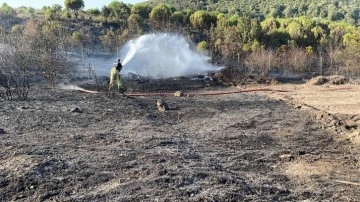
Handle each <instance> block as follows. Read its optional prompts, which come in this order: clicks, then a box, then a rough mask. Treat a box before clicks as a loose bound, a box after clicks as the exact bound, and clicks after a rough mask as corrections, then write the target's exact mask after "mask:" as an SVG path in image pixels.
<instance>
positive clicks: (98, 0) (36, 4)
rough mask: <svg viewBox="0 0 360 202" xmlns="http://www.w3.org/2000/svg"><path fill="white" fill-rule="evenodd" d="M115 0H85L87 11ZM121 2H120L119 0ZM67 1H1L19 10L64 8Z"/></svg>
mask: <svg viewBox="0 0 360 202" xmlns="http://www.w3.org/2000/svg"><path fill="white" fill-rule="evenodd" d="M112 1H113V0H84V4H85V10H86V9H90V8H99V9H101V8H102V7H103V6H104V5H106V6H107V5H109V3H111V2H112ZM119 1H120V0H119ZM144 1H146V0H122V2H124V3H126V4H129V3H130V4H136V3H140V2H144ZM64 2H65V0H41V1H40V0H0V5H1V4H3V3H6V4H8V5H9V6H10V7H13V8H17V7H20V6H25V7H33V8H42V7H43V6H52V5H54V4H60V5H61V6H63V7H64Z"/></svg>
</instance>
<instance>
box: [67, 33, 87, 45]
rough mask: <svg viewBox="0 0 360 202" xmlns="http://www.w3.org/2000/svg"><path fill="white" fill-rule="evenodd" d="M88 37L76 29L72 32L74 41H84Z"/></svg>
mask: <svg viewBox="0 0 360 202" xmlns="http://www.w3.org/2000/svg"><path fill="white" fill-rule="evenodd" d="M85 39H86V37H85V34H84V33H83V32H81V31H74V32H73V33H72V34H71V40H72V41H73V42H77V43H82V42H83V41H84V40H85Z"/></svg>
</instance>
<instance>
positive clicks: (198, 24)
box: [190, 10, 217, 30]
mask: <svg viewBox="0 0 360 202" xmlns="http://www.w3.org/2000/svg"><path fill="white" fill-rule="evenodd" d="M216 21H217V18H216V16H214V15H211V14H210V13H209V12H206V11H204V10H198V11H196V12H195V13H194V14H192V15H191V16H190V23H191V25H192V27H193V28H195V29H199V30H202V29H210V27H211V26H212V25H216Z"/></svg>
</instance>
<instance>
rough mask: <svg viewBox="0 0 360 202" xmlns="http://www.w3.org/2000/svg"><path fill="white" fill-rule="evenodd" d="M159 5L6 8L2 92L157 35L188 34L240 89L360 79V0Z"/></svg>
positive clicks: (1, 12)
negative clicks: (254, 83)
mask: <svg viewBox="0 0 360 202" xmlns="http://www.w3.org/2000/svg"><path fill="white" fill-rule="evenodd" d="M158 2H159V1H155V0H151V1H147V2H144V3H140V4H136V5H130V4H124V3H123V2H121V1H113V2H111V3H110V4H109V5H104V6H103V7H102V8H101V9H97V8H94V9H87V10H84V9H83V8H84V1H82V0H65V1H64V5H53V6H51V7H43V8H41V9H34V8H31V7H20V8H12V7H10V6H8V5H7V4H2V5H1V6H0V43H1V44H3V45H2V46H1V51H0V81H1V83H0V86H3V87H4V88H5V89H7V90H8V91H9V90H10V89H11V88H12V87H11V85H9V83H15V84H14V85H16V86H22V87H23V88H22V90H21V91H18V92H21V93H20V94H22V95H21V96H25V97H26V93H27V89H28V88H29V85H28V83H29V82H28V73H27V72H29V70H32V71H37V72H38V74H40V75H42V76H43V78H44V79H45V80H46V81H47V82H48V83H50V84H55V83H56V82H57V80H58V79H59V78H62V76H61V75H62V74H64V72H67V71H69V66H71V65H70V64H69V63H68V62H67V61H69V59H68V57H69V55H68V54H67V53H68V52H71V51H74V50H75V51H81V52H82V55H83V57H84V61H86V57H88V56H89V55H90V54H92V53H93V52H99V51H101V52H106V53H109V54H117V53H118V51H119V49H120V48H121V47H122V46H123V45H124V44H125V43H126V42H127V41H128V40H130V39H132V38H135V37H138V36H140V35H143V34H146V33H151V32H167V33H180V34H183V35H184V36H186V37H188V38H189V40H191V41H192V42H194V43H195V44H196V48H197V50H198V51H201V52H203V53H204V54H208V55H209V56H210V57H211V60H212V62H213V63H217V64H221V65H224V66H225V67H227V68H226V69H225V70H224V75H226V76H227V77H228V79H230V80H232V81H234V82H236V83H241V82H244V75H256V76H255V77H256V78H257V79H261V78H263V77H267V76H271V75H279V74H298V75H303V76H309V75H328V74H343V75H346V76H349V77H357V76H359V75H360V67H359V65H358V64H359V62H360V54H359V52H360V30H359V28H358V26H357V24H358V20H359V11H360V10H359V6H360V2H359V1H358V0H346V1H345V0H344V1H335V0H328V1H325V0H324V1H319V2H315V1H309V0H303V1H296V2H291V1H288V0H274V1H270V0H268V1H260V0H255V1H242V0H239V1H225V0H207V1H202V0H192V1H179V0H168V1H166V4H165V3H158ZM4 47H6V48H4ZM34 50H37V51H34ZM85 65H87V66H89V67H90V64H85ZM169 68H171V67H169ZM9 75H10V76H9ZM19 77H20V78H21V79H18V78H19ZM10 80H11V81H12V82H9V81H10ZM20 81H21V82H20ZM17 82H20V83H17ZM25 84H26V85H25ZM0 97H3V98H7V97H8V96H7V94H6V93H1V92H0Z"/></svg>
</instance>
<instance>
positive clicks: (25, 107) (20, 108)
mask: <svg viewBox="0 0 360 202" xmlns="http://www.w3.org/2000/svg"><path fill="white" fill-rule="evenodd" d="M18 109H19V110H24V109H29V107H28V106H20V107H18Z"/></svg>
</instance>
